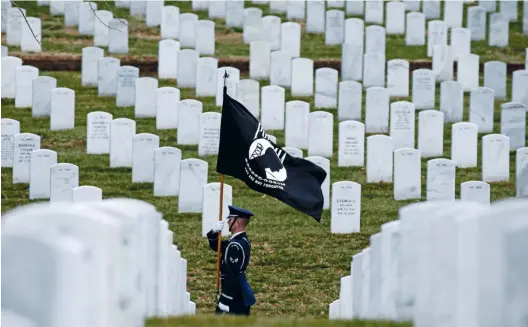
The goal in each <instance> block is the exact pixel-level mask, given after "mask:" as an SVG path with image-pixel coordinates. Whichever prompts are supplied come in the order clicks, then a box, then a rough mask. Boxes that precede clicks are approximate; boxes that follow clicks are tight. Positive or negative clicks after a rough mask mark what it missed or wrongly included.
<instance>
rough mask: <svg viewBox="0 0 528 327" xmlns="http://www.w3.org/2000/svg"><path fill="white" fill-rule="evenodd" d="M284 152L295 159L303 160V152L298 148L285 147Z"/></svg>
mask: <svg viewBox="0 0 528 327" xmlns="http://www.w3.org/2000/svg"><path fill="white" fill-rule="evenodd" d="M282 149H283V150H284V152H286V153H287V154H289V155H290V156H292V157H294V158H303V157H304V155H303V151H302V150H301V149H297V148H291V147H287V146H285V147H283V148H282Z"/></svg>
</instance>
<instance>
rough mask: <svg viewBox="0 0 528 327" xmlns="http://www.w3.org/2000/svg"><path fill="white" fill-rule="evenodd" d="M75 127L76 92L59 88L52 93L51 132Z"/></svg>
mask: <svg viewBox="0 0 528 327" xmlns="http://www.w3.org/2000/svg"><path fill="white" fill-rule="evenodd" d="M74 127H75V91H73V90H72V89H68V88H64V87H59V88H56V89H53V90H52V91H51V102H50V130H52V131H57V130H64V129H72V128H74Z"/></svg>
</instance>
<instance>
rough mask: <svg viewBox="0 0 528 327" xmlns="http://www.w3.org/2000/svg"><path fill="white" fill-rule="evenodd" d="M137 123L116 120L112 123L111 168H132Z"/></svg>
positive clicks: (130, 120) (123, 119)
mask: <svg viewBox="0 0 528 327" xmlns="http://www.w3.org/2000/svg"><path fill="white" fill-rule="evenodd" d="M135 135H136V122H135V121H134V120H132V119H129V118H116V119H114V120H112V121H111V122H110V168H118V167H132V158H133V155H132V153H133V144H134V136H135Z"/></svg>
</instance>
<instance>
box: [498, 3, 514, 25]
mask: <svg viewBox="0 0 528 327" xmlns="http://www.w3.org/2000/svg"><path fill="white" fill-rule="evenodd" d="M517 3H518V1H509V0H500V13H501V14H502V15H503V16H504V17H505V18H506V19H508V20H509V21H511V22H516V21H517V16H518V13H517V12H518V10H517V9H518V8H517Z"/></svg>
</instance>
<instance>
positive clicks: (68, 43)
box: [2, 1, 528, 62]
mask: <svg viewBox="0 0 528 327" xmlns="http://www.w3.org/2000/svg"><path fill="white" fill-rule="evenodd" d="M16 3H17V4H18V5H19V6H20V7H22V8H26V9H27V15H28V16H33V17H37V16H38V17H40V18H41V20H42V29H43V46H44V48H45V49H46V50H48V51H49V52H52V53H55V52H58V54H61V55H68V54H80V53H81V50H82V48H84V47H88V46H93V37H91V36H80V35H79V34H78V32H77V28H72V27H68V28H65V27H64V17H63V16H51V15H50V13H49V7H48V6H43V7H38V6H37V3H36V2H34V1H20V2H16ZM97 4H98V9H99V10H108V9H111V10H112V12H113V13H114V16H118V17H120V18H124V19H127V20H128V25H129V53H128V54H127V56H137V57H140V58H141V57H152V56H157V54H158V41H159V40H160V31H159V28H149V27H147V26H146V25H145V21H144V18H143V19H139V18H134V17H131V16H129V11H128V9H125V8H115V7H114V3H113V2H111V1H108V2H106V1H97ZM165 5H175V6H177V7H179V8H180V12H182V13H183V12H192V8H191V2H190V1H165ZM473 5H474V4H473ZM523 5H524V2H522V1H519V9H518V13H519V19H518V20H517V22H512V23H510V39H509V46H508V47H507V48H497V47H489V46H488V41H487V40H486V41H474V42H472V44H471V50H472V53H474V54H477V55H479V56H481V58H480V61H481V62H485V61H489V60H502V61H505V62H511V61H516V62H523V61H524V53H525V52H524V51H525V50H524V49H525V48H527V47H528V37H526V36H525V35H523V34H522V12H523V11H522V10H523ZM469 6H470V4H465V5H464V15H463V26H466V19H467V8H468V7H469ZM245 7H246V8H250V7H259V8H261V9H262V10H263V16H265V15H272V13H270V12H269V6H267V5H254V4H252V3H251V2H249V1H246V4H245ZM442 11H443V5H442ZM197 14H198V15H199V18H200V19H208V14H207V11H200V12H197ZM273 15H277V14H273ZM278 16H279V17H281V20H282V22H286V21H287V19H286V16H285V15H278ZM348 17H353V16H347V18H348ZM360 18H361V17H360ZM488 20H489V18H488ZM215 23H216V53H215V57H217V58H225V57H229V58H232V57H247V56H249V45H248V44H244V43H243V40H242V33H241V32H242V30H241V29H232V28H228V27H226V26H225V21H224V20H220V19H217V20H215ZM488 23H489V22H488ZM301 25H303V32H302V42H301V56H303V57H307V58H311V59H323V58H341V47H340V46H326V45H325V43H324V34H308V33H306V32H305V29H304V23H303V22H301ZM367 25H371V24H367ZM426 39H427V38H426ZM2 41H5V37H3V38H2ZM426 42H427V40H426ZM386 48H387V52H386V56H387V58H386V59H387V60H390V59H396V58H400V59H408V60H419V59H427V46H413V47H406V46H405V36H404V35H399V36H395V35H387V43H386ZM10 51H15V52H16V51H18V49H16V48H13V49H11V47H10ZM37 55H38V54H37ZM115 56H116V57H121V56H120V55H115ZM429 59H430V58H429Z"/></svg>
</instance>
